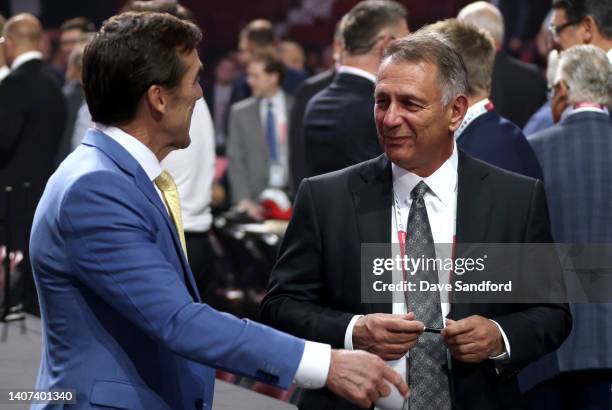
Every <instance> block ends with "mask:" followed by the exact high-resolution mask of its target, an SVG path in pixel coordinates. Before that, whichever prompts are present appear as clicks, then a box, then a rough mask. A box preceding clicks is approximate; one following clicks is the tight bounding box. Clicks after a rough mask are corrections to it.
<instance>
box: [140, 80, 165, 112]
mask: <svg viewBox="0 0 612 410" xmlns="http://www.w3.org/2000/svg"><path fill="white" fill-rule="evenodd" d="M145 100H146V103H147V105H148V107H149V109H150V110H151V111H152V112H153V113H154V114H158V115H159V114H165V113H166V111H167V110H168V93H167V92H166V90H165V89H164V88H163V87H161V86H159V85H155V84H154V85H152V86H150V87H149V88H148V89H147V93H146V94H145Z"/></svg>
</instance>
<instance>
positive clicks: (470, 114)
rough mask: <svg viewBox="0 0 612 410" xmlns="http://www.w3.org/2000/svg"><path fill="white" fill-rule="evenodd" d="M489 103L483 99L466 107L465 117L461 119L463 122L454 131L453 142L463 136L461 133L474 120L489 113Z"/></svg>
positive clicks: (489, 101)
mask: <svg viewBox="0 0 612 410" xmlns="http://www.w3.org/2000/svg"><path fill="white" fill-rule="evenodd" d="M489 103H491V100H489V99H488V98H485V99H482V100H480V101H478V102H477V103H474V104H472V105H470V106H469V107H468V109H467V111H466V112H465V116H464V117H463V121H461V124H460V125H459V128H457V130H456V131H455V134H454V137H455V140H457V139H458V138H459V137H460V136H461V134H463V131H465V129H466V128H467V127H468V125H470V124H471V123H472V122H474V120H475V119H476V118H478V117H480V116H481V115H484V114H486V113H487V112H489V109H488V108H487V105H488V104H489Z"/></svg>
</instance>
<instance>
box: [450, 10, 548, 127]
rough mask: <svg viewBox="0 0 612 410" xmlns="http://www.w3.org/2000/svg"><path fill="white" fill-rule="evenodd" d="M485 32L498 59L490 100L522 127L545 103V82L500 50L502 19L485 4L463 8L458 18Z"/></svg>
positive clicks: (538, 74) (530, 65)
mask: <svg viewBox="0 0 612 410" xmlns="http://www.w3.org/2000/svg"><path fill="white" fill-rule="evenodd" d="M457 18H458V19H459V20H464V21H467V22H470V23H472V24H474V25H475V26H477V27H479V28H481V29H483V30H485V31H487V32H488V33H489V34H491V37H493V39H494V40H495V47H496V50H497V55H496V56H495V64H494V65H493V76H492V77H493V79H492V84H491V100H492V101H493V103H494V104H495V109H496V111H497V112H498V113H499V115H501V116H502V117H505V118H507V119H509V120H510V121H512V122H513V123H514V124H516V125H518V126H519V127H521V128H522V127H524V126H525V124H526V123H527V121H528V120H529V117H531V115H532V114H533V113H534V112H536V111H537V110H538V108H540V106H541V105H542V104H543V103H544V102H545V101H546V80H545V79H544V77H543V76H542V74H541V73H540V72H539V70H538V68H537V67H536V66H534V65H532V64H527V63H524V62H522V61H519V60H517V59H515V58H512V57H510V56H509V55H508V54H506V53H505V52H504V51H503V50H502V44H503V43H504V19H503V16H502V15H501V13H500V12H499V10H498V9H497V8H496V7H495V6H493V5H492V4H490V3H488V2H486V1H477V2H475V3H471V4H469V5H467V6H466V7H464V8H463V9H462V10H461V11H460V12H459V15H458V16H457Z"/></svg>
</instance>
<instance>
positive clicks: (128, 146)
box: [95, 123, 162, 181]
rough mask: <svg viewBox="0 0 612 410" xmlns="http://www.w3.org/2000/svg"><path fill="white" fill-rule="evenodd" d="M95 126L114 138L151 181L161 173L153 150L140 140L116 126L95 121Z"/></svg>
mask: <svg viewBox="0 0 612 410" xmlns="http://www.w3.org/2000/svg"><path fill="white" fill-rule="evenodd" d="M95 128H96V129H98V130H99V131H101V132H103V133H104V134H106V135H108V136H109V137H110V138H112V139H113V140H115V142H117V144H119V145H121V146H122V147H123V149H125V150H126V151H127V152H128V153H129V154H130V155H131V156H132V157H133V158H134V159H135V160H136V162H138V164H139V165H140V166H141V167H142V169H144V171H145V173H146V174H147V176H148V177H149V179H150V180H151V181H153V180H155V178H157V177H158V176H159V175H160V174H161V173H162V168H161V165H160V164H159V161H158V160H157V157H156V156H155V154H153V151H151V150H150V149H149V148H148V147H147V146H146V145H144V144H143V143H142V142H140V141H138V140H137V139H136V138H134V137H133V136H131V135H130V134H128V133H127V132H125V131H123V130H122V129H120V128H117V127H111V126H106V125H102V124H99V123H96V124H95Z"/></svg>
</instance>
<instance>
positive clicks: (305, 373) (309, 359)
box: [294, 340, 331, 389]
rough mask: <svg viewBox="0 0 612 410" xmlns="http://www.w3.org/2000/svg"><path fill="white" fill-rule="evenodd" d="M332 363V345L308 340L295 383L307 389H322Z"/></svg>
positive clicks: (296, 373)
mask: <svg viewBox="0 0 612 410" xmlns="http://www.w3.org/2000/svg"><path fill="white" fill-rule="evenodd" d="M330 364H331V346H330V345H326V344H323V343H317V342H310V341H308V340H306V343H305V344H304V353H303V354H302V359H301V360H300V365H299V366H298V369H297V371H296V372H295V378H294V381H295V383H296V384H297V385H298V386H300V387H304V388H306V389H320V388H321V387H323V386H325V383H326V382H327V374H328V373H329V366H330Z"/></svg>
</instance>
